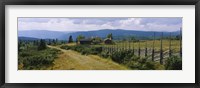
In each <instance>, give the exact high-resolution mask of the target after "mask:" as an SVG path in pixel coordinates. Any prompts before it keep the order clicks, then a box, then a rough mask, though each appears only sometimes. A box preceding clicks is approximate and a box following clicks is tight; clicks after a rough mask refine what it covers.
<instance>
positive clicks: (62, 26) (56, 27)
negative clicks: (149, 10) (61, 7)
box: [18, 18, 182, 31]
mask: <svg viewBox="0 0 200 88" xmlns="http://www.w3.org/2000/svg"><path fill="white" fill-rule="evenodd" d="M159 19H160V20H161V21H160V20H159ZM170 22H171V23H170ZM181 26H182V20H181V19H180V18H123V19H122V18H121V19H120V18H107V19H106V18H103V19H102V18H19V19H18V29H19V30H51V31H89V30H99V29H126V30H143V31H177V30H179V28H180V27H181Z"/></svg>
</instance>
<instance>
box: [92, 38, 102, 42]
mask: <svg viewBox="0 0 200 88" xmlns="http://www.w3.org/2000/svg"><path fill="white" fill-rule="evenodd" d="M101 42H102V39H101V38H100V37H95V38H92V43H93V44H99V43H101Z"/></svg>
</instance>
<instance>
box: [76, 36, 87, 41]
mask: <svg viewBox="0 0 200 88" xmlns="http://www.w3.org/2000/svg"><path fill="white" fill-rule="evenodd" d="M81 39H85V36H83V35H79V36H78V37H77V41H80V40H81Z"/></svg>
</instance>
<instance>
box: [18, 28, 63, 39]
mask: <svg viewBox="0 0 200 88" xmlns="http://www.w3.org/2000/svg"><path fill="white" fill-rule="evenodd" d="M65 34H66V32H59V31H47V30H28V31H18V36H19V37H21V36H23V37H33V38H39V39H56V38H60V36H63V35H65Z"/></svg>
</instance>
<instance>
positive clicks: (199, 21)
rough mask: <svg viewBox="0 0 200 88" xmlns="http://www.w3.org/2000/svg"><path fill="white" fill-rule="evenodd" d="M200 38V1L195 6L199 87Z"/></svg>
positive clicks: (196, 64) (198, 83) (199, 83)
mask: <svg viewBox="0 0 200 88" xmlns="http://www.w3.org/2000/svg"><path fill="white" fill-rule="evenodd" d="M199 38H200V1H198V2H197V3H196V4H195V54H196V55H195V84H196V86H197V87H200V80H199V79H200V76H199V74H200V69H199V67H200V65H199V64H200V60H199V57H200V54H199V50H200V47H199V45H198V44H200V41H199Z"/></svg>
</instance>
